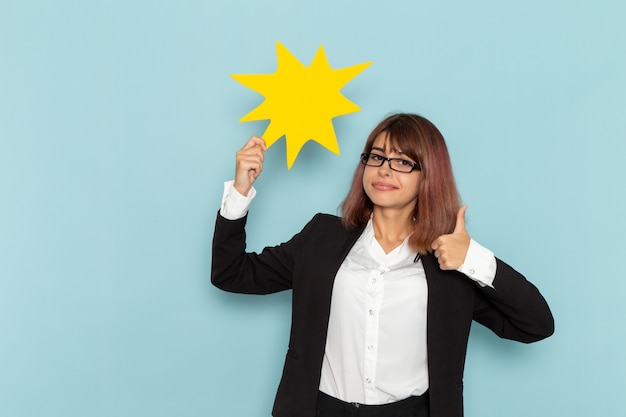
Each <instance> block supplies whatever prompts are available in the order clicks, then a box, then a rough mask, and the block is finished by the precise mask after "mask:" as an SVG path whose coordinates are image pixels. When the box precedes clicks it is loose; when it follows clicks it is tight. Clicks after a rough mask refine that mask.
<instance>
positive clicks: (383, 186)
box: [372, 182, 398, 191]
mask: <svg viewBox="0 0 626 417" xmlns="http://www.w3.org/2000/svg"><path fill="white" fill-rule="evenodd" d="M372 186H373V187H374V188H375V189H377V190H379V191H392V190H396V189H398V187H396V186H395V185H391V184H389V183H386V182H375V183H374V184H372Z"/></svg>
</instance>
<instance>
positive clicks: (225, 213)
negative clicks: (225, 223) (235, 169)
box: [220, 180, 256, 220]
mask: <svg viewBox="0 0 626 417" xmlns="http://www.w3.org/2000/svg"><path fill="white" fill-rule="evenodd" d="M234 183H235V181H234V180H231V181H226V182H225V183H224V194H223V195H222V206H221V208H220V214H221V215H222V217H224V218H225V219H228V220H239V219H241V218H242V217H244V216H245V215H246V214H248V208H249V207H250V203H252V199H254V196H256V190H255V189H254V187H252V188H251V189H250V191H249V192H248V195H247V196H244V195H241V194H240V193H239V191H237V190H236V189H235V187H234V186H233V184H234Z"/></svg>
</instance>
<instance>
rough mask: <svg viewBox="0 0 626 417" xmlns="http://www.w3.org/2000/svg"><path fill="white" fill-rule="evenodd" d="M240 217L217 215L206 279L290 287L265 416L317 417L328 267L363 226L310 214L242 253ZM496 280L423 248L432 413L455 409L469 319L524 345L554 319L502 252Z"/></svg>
mask: <svg viewBox="0 0 626 417" xmlns="http://www.w3.org/2000/svg"><path fill="white" fill-rule="evenodd" d="M245 223H246V218H243V219H240V220H232V221H231V220H227V219H225V218H223V217H222V216H220V215H219V214H218V216H217V221H216V225H215V232H214V237H213V258H212V271H211V282H212V283H213V284H214V285H215V286H217V287H219V288H221V289H223V290H226V291H231V292H238V293H247V294H269V293H274V292H277V291H282V290H287V289H292V290H293V297H292V300H293V301H292V303H293V305H292V323H291V334H290V339H289V348H288V350H287V355H286V358H285V365H284V369H283V375H282V379H281V382H280V385H279V387H278V393H277V394H276V400H275V402H274V409H273V413H272V415H273V416H275V417H312V416H315V409H316V403H317V395H318V389H319V383H320V374H321V368H322V359H323V355H324V349H325V346H326V333H327V330H328V318H329V314H330V299H331V295H332V289H333V281H334V279H335V275H336V273H337V271H338V270H339V267H340V266H341V263H342V262H343V260H344V259H345V257H346V256H347V254H348V252H349V251H350V249H351V248H352V246H353V245H354V243H355V242H356V240H357V239H358V237H359V236H360V235H361V233H362V231H363V228H362V227H361V228H355V229H352V230H346V229H345V228H344V227H342V225H341V222H340V219H339V218H338V217H335V216H331V215H325V214H318V215H316V216H315V217H314V218H313V219H312V220H311V221H310V222H309V223H308V224H307V225H306V226H305V227H304V229H303V230H302V231H301V232H300V233H298V234H297V235H295V236H294V237H293V238H292V239H291V240H289V241H288V242H286V243H283V244H281V245H278V246H275V247H267V248H265V249H263V251H262V252H261V253H260V254H256V253H246V234H245V229H244V228H245ZM496 261H497V272H496V277H495V280H494V287H495V288H496V290H494V289H492V288H481V287H480V286H478V285H476V284H475V283H474V282H473V281H472V280H470V279H468V278H467V277H466V276H464V275H463V274H461V273H459V272H456V271H442V270H441V269H439V264H438V263H437V259H436V258H435V257H434V256H433V255H432V254H428V255H426V256H423V257H422V263H423V265H424V270H425V273H426V279H427V283H428V307H427V314H428V317H427V348H428V371H429V378H430V380H429V396H430V415H431V417H460V416H462V415H463V369H464V366H465V353H466V348H467V340H468V337H469V332H470V325H471V322H472V319H473V320H476V321H477V322H479V323H481V324H483V325H485V326H487V327H488V328H490V329H491V330H492V331H493V332H494V333H496V334H497V335H498V336H500V337H503V338H507V339H513V340H518V341H521V342H525V343H529V342H534V341H537V340H541V339H543V338H545V337H547V336H550V335H551V334H552V333H553V331H554V320H553V318H552V314H551V312H550V309H549V307H548V305H547V303H546V302H545V300H544V299H543V297H542V296H541V294H540V293H539V291H538V290H537V289H536V288H535V287H534V286H533V285H532V284H531V283H530V282H528V281H527V280H526V279H525V278H524V277H523V276H522V275H521V274H519V273H518V272H517V271H515V270H514V269H513V268H511V267H510V266H508V265H507V264H505V263H504V262H502V261H500V260H496Z"/></svg>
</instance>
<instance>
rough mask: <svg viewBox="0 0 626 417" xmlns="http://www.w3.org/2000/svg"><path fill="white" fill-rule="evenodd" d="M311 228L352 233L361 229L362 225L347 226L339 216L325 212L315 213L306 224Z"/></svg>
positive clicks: (307, 227)
mask: <svg viewBox="0 0 626 417" xmlns="http://www.w3.org/2000/svg"><path fill="white" fill-rule="evenodd" d="M310 228H313V229H314V230H315V231H317V232H319V231H324V232H333V233H352V232H354V231H361V230H362V229H363V228H362V227H347V226H346V225H345V224H343V222H342V220H341V217H339V216H335V215H333V214H327V213H317V214H316V215H314V216H313V218H312V219H311V220H310V221H309V223H308V224H307V225H306V227H305V230H306V229H310Z"/></svg>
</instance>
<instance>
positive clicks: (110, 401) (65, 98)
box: [0, 0, 626, 417]
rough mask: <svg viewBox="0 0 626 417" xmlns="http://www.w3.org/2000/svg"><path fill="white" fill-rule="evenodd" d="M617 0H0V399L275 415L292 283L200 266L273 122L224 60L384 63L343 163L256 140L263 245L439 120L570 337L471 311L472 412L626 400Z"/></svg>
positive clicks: (613, 405)
mask: <svg viewBox="0 0 626 417" xmlns="http://www.w3.org/2000/svg"><path fill="white" fill-rule="evenodd" d="M625 13H626V6H625V3H624V2H622V1H618V0H615V1H610V0H599V1H571V2H565V1H556V0H544V1H537V0H531V1H527V2H523V3H520V2H515V3H513V2H501V1H495V0H492V1H486V0H478V1H474V2H467V1H450V0H447V1H425V0H423V1H414V0H388V1H385V2H370V3H369V5H368V4H367V3H366V2H363V1H356V0H349V1H346V0H339V1H338V0H316V1H309V2H296V1H287V0H268V1H266V2H253V1H242V0H230V1H225V2H221V4H219V5H216V3H215V2H213V1H201V0H188V1H174V0H170V1H167V0H161V1H126V0H125V1H122V0H110V1H104V0H102V1H91V2H84V1H70V0H57V1H54V2H49V1H33V0H25V1H21V2H17V1H13V2H11V1H8V0H4V1H0V416H1V417H39V416H44V415H45V416H51V417H74V416H76V417H78V416H80V417H83V416H91V417H99V416H102V417H105V416H106V417H109V416H118V417H126V416H129V417H130V416H173V415H176V416H200V415H204V416H250V417H255V416H259V417H261V416H268V415H269V412H270V409H271V405H272V401H273V396H274V393H275V389H276V385H277V383H278V379H279V377H280V372H281V367H282V361H283V358H284V354H285V351H286V344H287V338H288V329H289V320H290V295H289V294H286V293H285V294H277V295H272V296H267V297H253V296H241V295H232V294H226V293H222V292H220V291H218V290H217V289H215V288H213V287H211V286H210V284H209V270H210V261H211V259H210V248H211V236H212V230H213V222H214V217H215V213H216V211H217V209H218V206H219V201H220V197H221V190H222V182H223V181H224V180H227V179H230V178H231V177H232V176H233V172H234V152H235V151H236V150H237V149H239V148H240V147H241V145H242V144H243V143H244V142H245V140H246V139H247V138H248V137H249V136H250V135H252V134H261V133H262V132H263V130H264V129H265V126H266V123H265V122H252V123H245V124H241V123H239V122H238V120H239V118H241V117H242V116H243V115H244V114H246V113H247V112H248V111H250V110H251V109H252V108H253V107H254V106H256V105H257V104H258V103H260V102H261V100H262V98H261V97H260V96H259V95H258V94H256V93H254V92H252V91H251V90H248V89H246V88H245V87H243V86H242V85H240V84H238V83H237V82H235V81H234V80H232V79H231V78H230V77H229V74H232V73H269V72H273V71H274V70H275V68H276V51H275V43H276V41H280V42H282V43H283V44H284V45H285V46H286V47H287V48H288V49H289V50H290V51H291V52H292V53H293V54H294V55H295V56H297V57H298V58H299V59H300V60H301V61H302V62H303V63H305V64H308V63H309V62H310V60H311V59H312V58H313V55H314V53H315V51H316V50H317V48H318V47H319V45H320V44H322V45H324V47H325V49H326V53H327V56H328V59H329V62H330V63H331V65H332V66H333V67H335V68H338V67H344V66H349V65H353V64H356V63H360V62H364V61H370V60H371V61H373V62H374V64H373V65H372V66H371V67H369V68H368V69H367V70H365V71H364V72H363V73H362V74H361V75H359V76H358V77H356V78H355V79H354V80H353V81H352V82H350V83H349V84H348V85H347V86H346V87H345V88H344V89H343V92H344V93H345V95H346V96H348V98H350V99H351V100H353V101H354V102H355V103H357V104H358V105H359V106H361V108H362V111H361V112H359V113H354V114H351V115H348V116H344V117H340V118H337V119H336V121H335V128H336V131H337V136H338V141H339V146H340V148H341V155H340V156H336V155H334V154H332V153H330V152H328V151H326V150H324V149H322V148H321V147H320V146H319V145H317V144H316V143H312V142H310V143H308V144H307V145H306V146H305V147H304V149H303V151H302V152H301V154H300V156H299V157H298V159H297V160H296V162H295V164H294V167H293V168H292V169H291V170H289V171H288V170H287V168H286V163H285V153H284V152H285V151H284V140H283V141H280V142H278V143H277V144H276V145H275V146H274V147H272V148H271V149H270V150H269V152H268V153H267V162H266V169H265V171H264V172H263V175H262V177H261V178H260V179H259V181H258V183H257V189H258V190H259V196H258V198H257V200H255V202H254V206H253V208H252V211H251V214H250V220H249V236H250V237H249V248H250V249H251V250H259V249H261V248H262V247H263V246H265V245H268V244H276V243H279V242H281V241H283V240H286V239H288V238H289V237H291V236H292V235H293V234H294V233H296V232H297V231H298V230H299V229H300V228H301V227H302V226H303V225H304V223H305V222H306V221H307V220H308V219H309V218H310V217H311V215H312V214H313V213H315V212H318V211H324V212H330V213H336V209H337V206H338V204H339V202H340V200H341V199H342V197H343V195H344V194H345V192H346V187H347V184H348V181H349V177H350V175H351V173H352V171H353V168H354V165H355V163H356V160H357V158H358V154H359V152H360V150H361V146H362V143H363V141H364V138H365V136H366V135H367V133H368V132H369V130H370V129H371V128H372V127H373V126H374V125H375V123H376V122H377V121H378V120H379V119H380V118H381V117H382V116H384V115H385V114H387V113H389V112H391V111H396V110H402V111H410V112H418V113H421V114H423V115H425V116H426V117H428V118H430V119H431V120H432V121H433V122H434V123H435V124H437V125H438V126H439V128H440V129H441V130H442V132H443V133H444V136H445V137H446V139H447V141H448V144H449V147H450V151H451V154H452V158H453V163H454V169H455V172H456V175H457V179H458V182H459V187H460V189H461V193H462V196H463V199H464V202H465V203H467V204H469V211H468V215H467V221H468V229H469V231H470V234H472V236H473V237H474V238H475V239H476V240H478V241H479V242H481V243H482V244H484V245H485V246H487V247H489V248H491V249H492V250H493V251H494V252H496V254H497V255H498V256H500V257H501V258H503V259H505V260H507V261H508V262H509V263H511V264H512V265H513V266H515V267H516V268H517V269H519V270H520V271H522V272H524V273H525V274H526V275H527V276H528V277H529V279H531V281H533V282H534V283H535V284H537V286H538V287H539V288H540V289H541V290H542V292H543V293H544V295H545V296H546V298H547V299H548V301H549V302H550V304H551V306H552V308H553V311H554V314H555V317H556V324H557V331H556V334H555V335H554V336H553V337H552V338H550V339H548V340H546V341H544V342H541V343H538V344H534V345H529V346H525V345H521V344H516V343H512V342H507V341H502V340H499V339H497V337H495V336H494V335H492V334H491V333H489V332H488V331H485V330H483V329H482V328H480V327H476V328H475V329H474V330H475V331H474V332H473V335H472V337H471V341H470V350H469V353H468V364H467V371H466V378H465V385H466V391H465V399H466V414H467V416H469V417H472V416H476V417H477V416H481V417H488V416H493V417H500V416H507V417H521V416H530V415H532V416H555V415H567V416H581V417H582V416H590V415H605V416H614V415H619V414H621V413H623V410H624V409H626V397H625V396H624V395H623V391H624V389H625V388H626V381H625V376H624V375H626V359H625V357H626V355H624V352H625V351H626V334H625V332H624V326H623V325H622V324H621V320H622V319H623V318H624V317H625V316H626V303H625V302H624V295H623V294H624V293H625V292H626V280H625V279H624V266H623V263H624V262H623V259H624V257H623V253H624V236H626V222H625V221H624V215H623V211H622V210H623V207H624V206H625V205H626V204H625V203H626V198H625V197H624V191H623V189H624V185H623V182H624V179H625V178H626V164H624V162H623V159H624V155H625V154H626V144H625V141H624V139H625V138H626V122H625V120H626V117H625V116H626V115H625V114H624V113H625V110H626V54H625V53H624V51H625V50H626V26H625V25H624V15H625Z"/></svg>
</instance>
